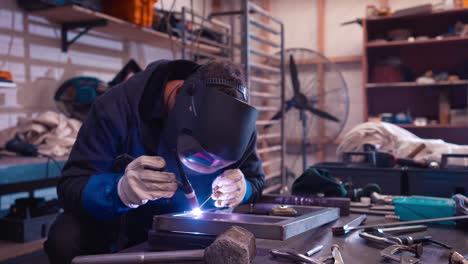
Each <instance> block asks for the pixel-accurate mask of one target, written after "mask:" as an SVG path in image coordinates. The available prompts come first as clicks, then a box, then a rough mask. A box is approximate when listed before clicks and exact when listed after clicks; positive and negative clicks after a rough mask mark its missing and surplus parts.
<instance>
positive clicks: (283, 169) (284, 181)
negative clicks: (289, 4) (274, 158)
mask: <svg viewBox="0 0 468 264" xmlns="http://www.w3.org/2000/svg"><path fill="white" fill-rule="evenodd" d="M279 22H280V29H281V51H280V52H281V65H280V69H281V116H283V117H284V114H285V103H284V102H285V100H286V99H285V96H286V94H285V72H284V56H285V52H284V24H283V23H282V22H281V21H279ZM280 126H281V128H280V131H281V173H282V174H281V185H282V191H281V193H285V192H287V186H288V184H287V181H288V180H287V178H286V167H285V159H286V137H285V135H284V126H285V123H284V118H281V125H280Z"/></svg>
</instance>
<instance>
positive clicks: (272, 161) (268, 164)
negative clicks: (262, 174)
mask: <svg viewBox="0 0 468 264" xmlns="http://www.w3.org/2000/svg"><path fill="white" fill-rule="evenodd" d="M280 162H281V158H277V159H270V160H268V161H265V162H262V165H263V167H268V166H270V165H273V164H275V163H280Z"/></svg>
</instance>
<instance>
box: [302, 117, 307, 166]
mask: <svg viewBox="0 0 468 264" xmlns="http://www.w3.org/2000/svg"><path fill="white" fill-rule="evenodd" d="M300 118H301V121H302V172H304V171H306V169H307V115H306V113H305V111H304V109H301V110H300Z"/></svg>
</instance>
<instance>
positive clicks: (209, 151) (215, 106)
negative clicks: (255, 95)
mask: <svg viewBox="0 0 468 264" xmlns="http://www.w3.org/2000/svg"><path fill="white" fill-rule="evenodd" d="M220 86H228V87H231V88H233V89H236V91H238V92H240V93H241V94H243V96H244V99H245V100H246V101H247V90H246V88H245V87H244V86H242V85H238V84H235V83H233V82H229V81H226V80H224V79H216V78H213V79H206V80H200V79H197V78H193V77H191V78H189V79H187V80H186V81H185V82H184V85H183V86H182V88H181V91H180V93H179V95H177V98H176V102H175V104H174V107H173V108H172V110H171V111H170V112H169V115H168V120H167V124H166V128H165V133H164V134H165V137H166V138H165V140H166V144H167V145H168V146H169V147H171V148H172V149H173V150H175V151H176V152H177V155H178V157H179V159H180V161H181V162H182V163H183V164H184V165H185V167H187V168H189V169H191V170H193V171H195V172H198V173H201V174H211V173H214V172H216V171H218V170H220V169H222V168H225V167H227V166H229V165H232V164H234V163H236V162H237V161H239V160H240V159H241V157H242V156H243V155H244V152H245V151H246V150H247V147H248V145H249V142H250V140H251V138H252V135H253V134H254V133H255V120H256V119H257V110H256V109H255V108H254V107H253V106H251V105H249V104H248V103H246V102H244V101H242V100H239V99H237V98H235V97H233V96H231V95H228V94H226V93H224V92H222V91H220V90H219V89H217V87H218V88H219V87H220Z"/></svg>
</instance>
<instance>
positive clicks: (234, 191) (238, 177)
mask: <svg viewBox="0 0 468 264" xmlns="http://www.w3.org/2000/svg"><path fill="white" fill-rule="evenodd" d="M211 187H212V188H213V200H215V201H216V202H215V206H216V207H234V206H237V205H239V204H240V203H241V202H242V199H244V196H245V192H246V191H247V186H246V182H245V179H244V174H243V173H242V171H241V170H239V169H235V170H226V171H224V172H223V174H221V175H219V176H218V177H217V178H216V179H215V180H214V181H213V184H212V185H211Z"/></svg>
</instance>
